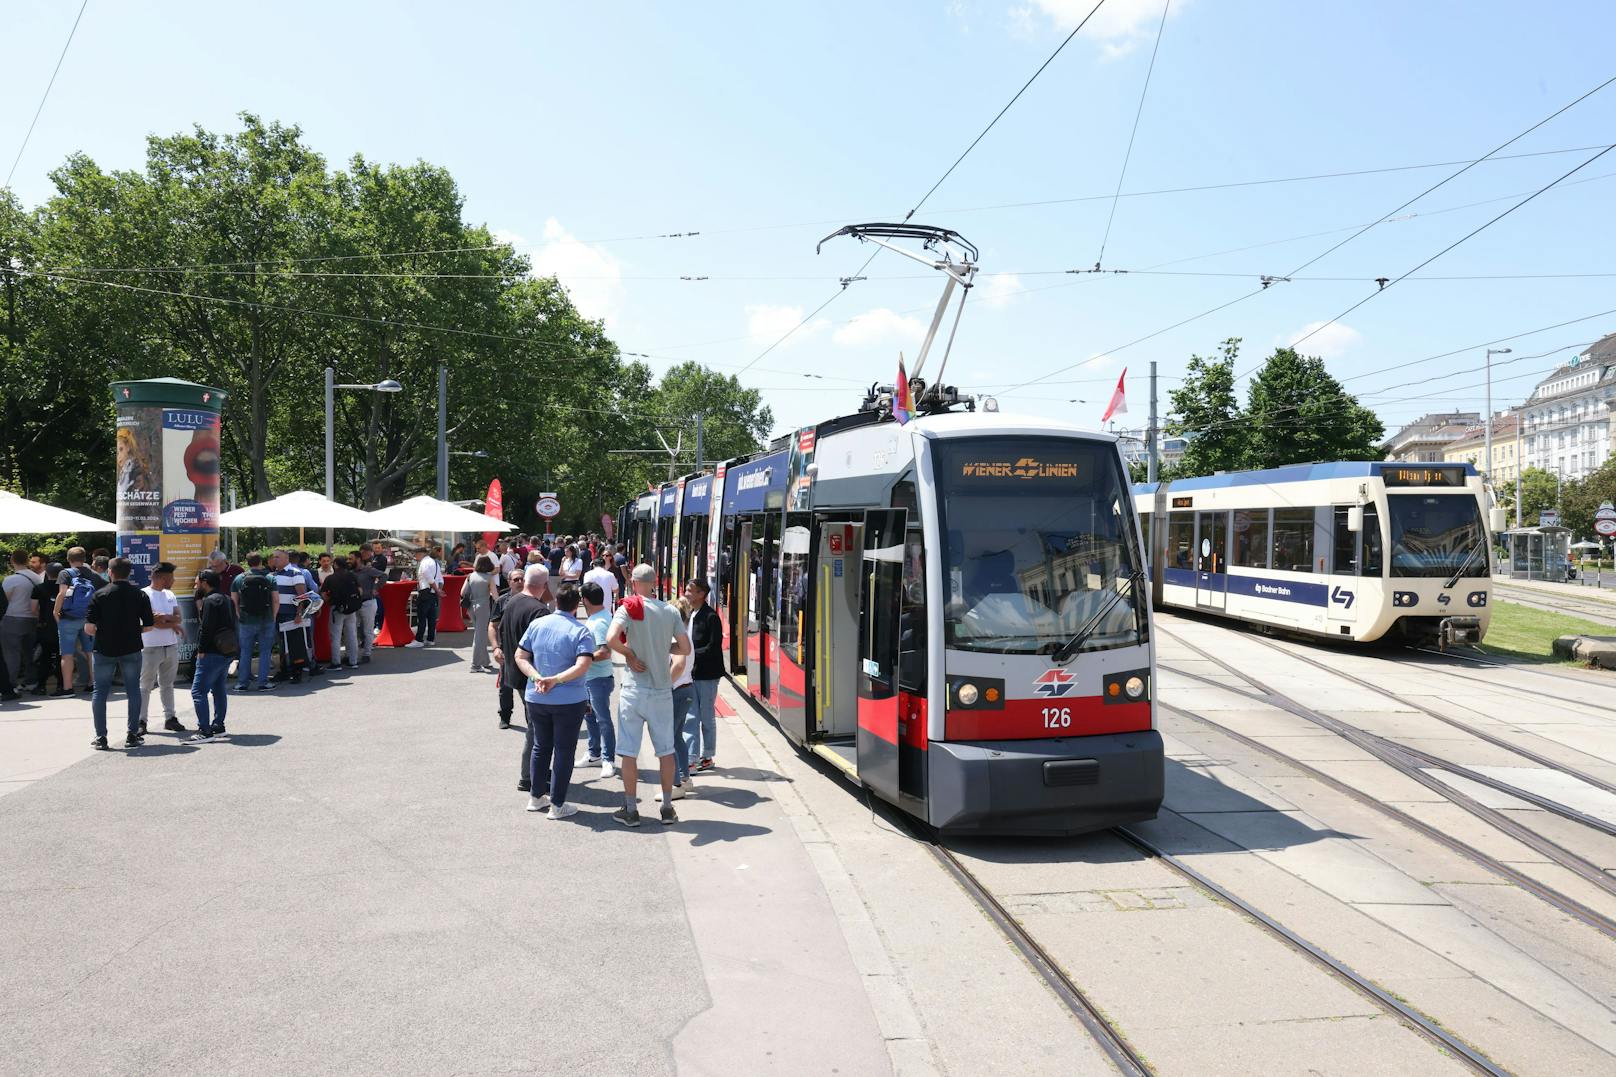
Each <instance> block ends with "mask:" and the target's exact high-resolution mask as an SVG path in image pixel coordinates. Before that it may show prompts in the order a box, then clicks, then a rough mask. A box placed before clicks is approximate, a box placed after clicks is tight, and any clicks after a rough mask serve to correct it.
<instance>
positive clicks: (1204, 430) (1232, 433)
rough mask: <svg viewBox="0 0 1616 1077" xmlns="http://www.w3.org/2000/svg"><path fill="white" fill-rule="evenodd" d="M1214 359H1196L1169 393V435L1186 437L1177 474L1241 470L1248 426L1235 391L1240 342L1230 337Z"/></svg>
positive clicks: (1238, 339) (1191, 358)
mask: <svg viewBox="0 0 1616 1077" xmlns="http://www.w3.org/2000/svg"><path fill="white" fill-rule="evenodd" d="M1218 348H1219V352H1220V354H1219V355H1217V356H1213V357H1210V358H1207V357H1203V356H1199V355H1192V356H1190V362H1189V367H1188V368H1187V369H1186V371H1185V373H1184V384H1183V385H1182V386H1181V387H1180V388H1177V389H1173V390H1171V391H1170V392H1169V393H1168V394H1167V397H1168V408H1169V414H1168V419H1167V423H1166V429H1167V433H1169V434H1171V435H1175V436H1183V437H1186V438H1188V440H1189V444H1188V446H1187V447H1186V448H1185V450H1184V458H1183V459H1182V460H1181V461H1180V462H1179V465H1178V467H1177V469H1176V473H1177V474H1179V475H1183V476H1191V475H1210V474H1212V473H1213V472H1216V471H1230V470H1233V469H1235V468H1237V467H1240V466H1241V459H1242V456H1243V454H1244V449H1245V437H1246V433H1245V424H1244V422H1243V421H1242V415H1241V411H1240V401H1239V398H1238V397H1236V396H1235V391H1234V364H1235V361H1236V360H1237V359H1239V357H1240V338H1239V337H1230V338H1229V339H1227V340H1225V341H1224V342H1223V343H1222V344H1220V345H1219V346H1218Z"/></svg>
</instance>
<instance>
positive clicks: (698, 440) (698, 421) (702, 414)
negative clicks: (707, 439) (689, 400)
mask: <svg viewBox="0 0 1616 1077" xmlns="http://www.w3.org/2000/svg"><path fill="white" fill-rule="evenodd" d="M706 417H707V415H706V413H705V412H700V411H698V412H696V470H697V471H700V470H701V462H702V461H701V421H702V420H703V419H705V418H706Z"/></svg>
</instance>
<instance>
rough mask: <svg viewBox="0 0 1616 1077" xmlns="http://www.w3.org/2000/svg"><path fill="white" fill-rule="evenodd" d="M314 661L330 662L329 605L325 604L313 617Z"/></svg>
mask: <svg viewBox="0 0 1616 1077" xmlns="http://www.w3.org/2000/svg"><path fill="white" fill-rule="evenodd" d="M314 660H315V661H316V662H325V663H327V664H329V663H330V661H331V603H329V602H327V603H325V604H324V605H322V606H321V607H320V612H319V613H317V614H315V615H314Z"/></svg>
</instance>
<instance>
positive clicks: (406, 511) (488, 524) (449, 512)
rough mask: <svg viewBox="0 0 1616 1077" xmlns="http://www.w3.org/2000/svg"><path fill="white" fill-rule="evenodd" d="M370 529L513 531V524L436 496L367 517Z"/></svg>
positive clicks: (413, 500)
mask: <svg viewBox="0 0 1616 1077" xmlns="http://www.w3.org/2000/svg"><path fill="white" fill-rule="evenodd" d="M369 516H370V526H372V527H374V528H378V529H381V530H386V531H470V532H481V531H515V530H516V525H515V524H513V523H509V522H507V521H505V520H496V519H494V518H493V517H492V516H484V515H483V514H482V513H480V512H472V511H471V510H470V509H463V508H461V507H460V506H459V505H454V504H450V503H449V502H447V501H439V500H438V499H437V498H435V497H427V496H426V495H425V494H423V495H421V496H420V497H412V498H410V499H409V500H408V501H403V502H400V503H399V504H397V505H390V506H388V507H387V508H385V509H377V510H376V511H375V512H372V513H370V514H369Z"/></svg>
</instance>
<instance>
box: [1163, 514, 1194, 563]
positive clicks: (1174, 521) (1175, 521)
mask: <svg viewBox="0 0 1616 1077" xmlns="http://www.w3.org/2000/svg"><path fill="white" fill-rule="evenodd" d="M1167 521H1168V522H1167V565H1166V567H1167V568H1192V567H1194V564H1193V562H1194V550H1195V514H1194V513H1189V512H1175V513H1171V514H1170V515H1169V516H1168V517H1167Z"/></svg>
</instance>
